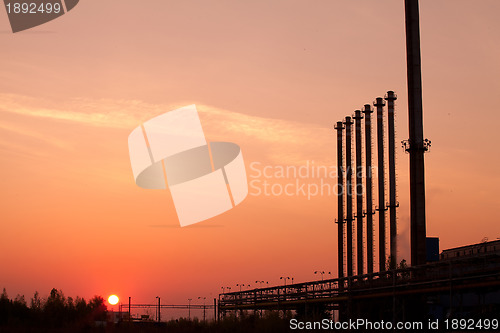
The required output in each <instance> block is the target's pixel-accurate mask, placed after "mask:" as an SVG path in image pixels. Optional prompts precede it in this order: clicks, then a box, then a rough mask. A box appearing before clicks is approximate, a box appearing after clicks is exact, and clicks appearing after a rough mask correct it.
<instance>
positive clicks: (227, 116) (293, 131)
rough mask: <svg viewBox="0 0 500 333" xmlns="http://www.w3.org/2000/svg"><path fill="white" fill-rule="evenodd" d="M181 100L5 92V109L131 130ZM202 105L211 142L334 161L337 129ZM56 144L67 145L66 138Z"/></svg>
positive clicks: (270, 156)
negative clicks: (50, 98)
mask: <svg viewBox="0 0 500 333" xmlns="http://www.w3.org/2000/svg"><path fill="white" fill-rule="evenodd" d="M185 104H190V103H185ZM182 105H184V104H182ZM182 105H177V106H170V105H162V104H150V103H145V102H142V101H138V100H111V99H99V100H90V99H75V100H71V101H66V102H63V103H61V104H59V105H57V106H52V105H50V102H47V101H45V100H41V99H36V98H32V97H26V96H20V95H12V94H0V112H8V113H12V114H16V115H21V116H26V117H36V118H44V119H49V120H53V121H58V122H69V123H73V124H81V125H84V126H93V127H103V128H115V129H128V130H132V129H133V128H135V127H137V126H138V125H139V124H140V123H142V122H144V121H146V120H148V119H150V118H152V117H154V116H157V115H159V114H162V113H164V112H166V111H168V110H172V109H175V108H177V107H180V106H182ZM197 108H198V111H199V114H200V118H201V121H202V125H203V128H204V130H205V134H206V136H207V140H208V141H228V140H233V141H234V140H235V139H234V138H238V140H236V141H237V142H239V144H240V145H244V146H247V147H248V146H250V147H257V149H256V150H257V151H258V152H259V154H258V158H263V159H266V160H268V161H269V162H271V163H277V164H284V163H286V164H303V163H304V162H305V161H306V160H314V161H317V162H319V163H322V164H332V163H333V160H332V159H330V158H328V156H329V155H328V154H325V150H326V151H327V150H328V149H330V147H331V146H330V145H331V144H332V143H333V138H334V133H333V131H332V130H331V129H328V128H325V127H321V126H318V125H314V124H303V123H298V122H293V121H288V120H283V119H272V118H264V117H255V116H249V115H246V114H242V113H237V112H233V111H228V110H223V109H219V108H215V107H211V106H207V105H202V104H197ZM0 127H2V128H7V129H8V130H11V131H17V132H19V133H20V134H23V135H29V136H33V137H39V136H37V134H36V133H33V132H32V131H30V130H25V129H22V128H10V127H9V126H7V125H2V124H1V123H0ZM41 139H42V140H46V141H51V142H52V140H48V139H43V138H41ZM55 144H56V145H58V146H61V145H62V146H64V144H62V143H61V142H60V143H57V142H56V143H55ZM62 146H61V148H62ZM325 156H326V158H325Z"/></svg>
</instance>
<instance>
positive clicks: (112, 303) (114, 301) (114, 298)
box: [108, 295, 120, 305]
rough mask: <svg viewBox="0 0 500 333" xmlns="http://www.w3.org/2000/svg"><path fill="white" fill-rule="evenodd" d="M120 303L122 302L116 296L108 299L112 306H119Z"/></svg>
mask: <svg viewBox="0 0 500 333" xmlns="http://www.w3.org/2000/svg"><path fill="white" fill-rule="evenodd" d="M119 301H120V299H119V298H118V296H116V295H111V296H109V297H108V303H109V304H111V305H116V304H118V302H119Z"/></svg>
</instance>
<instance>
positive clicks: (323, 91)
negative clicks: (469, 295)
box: [0, 0, 500, 303]
mask: <svg viewBox="0 0 500 333" xmlns="http://www.w3.org/2000/svg"><path fill="white" fill-rule="evenodd" d="M420 8H421V11H420V14H421V43H422V77H423V98H424V124H425V125H424V126H425V128H424V133H425V137H427V138H429V139H430V140H432V148H431V152H430V153H428V154H427V155H426V181H427V187H426V188H427V207H428V209H427V234H428V235H429V236H438V237H440V247H441V249H445V248H450V247H455V246H460V245H465V244H471V243H476V242H479V241H481V240H482V239H483V238H484V237H488V238H489V239H496V238H497V237H500V227H499V224H498V222H499V216H500V212H499V210H498V207H499V206H500V199H499V195H498V189H499V188H500V175H499V173H500V170H499V167H498V165H499V162H500V146H499V144H498V139H499V138H500V131H499V130H498V128H499V123H500V112H499V110H498V109H499V106H500V94H499V91H500V61H499V59H500V21H499V20H498V18H497V16H498V13H499V12H500V2H499V1H498V0H479V1H478V0H421V1H420ZM405 57H406V56H405V34H404V6H403V1H402V0H377V1H374V0H358V1H341V0H316V1H305V0H301V1H298V0H273V1H269V0H265V1H264V0H252V1H243V0H242V1H235V0H221V1H191V0H186V1H163V0H161V1H160V0H155V1H146V2H138V1H131V0H108V1H95V0H94V1H93V0H90V1H89V0H84V1H80V3H79V5H78V6H77V7H75V9H73V10H72V11H71V12H69V13H68V14H66V15H64V16H62V17H60V18H58V19H56V20H54V21H51V22H49V23H47V24H45V25H42V26H39V27H36V28H34V29H31V30H27V31H24V32H20V33H16V34H13V33H12V32H11V30H10V26H9V23H8V19H7V15H6V13H5V11H4V10H3V8H2V9H0V167H1V174H2V177H1V178H0V188H1V192H0V288H2V287H5V288H6V289H7V292H8V293H9V296H11V297H13V296H15V295H16V294H24V295H25V296H26V298H27V299H29V298H30V297H31V296H32V295H33V293H34V292H35V291H36V290H38V291H39V292H40V293H41V294H42V295H47V294H48V293H49V291H50V289H51V288H58V289H62V290H63V291H64V293H65V294H66V295H68V296H76V295H80V296H83V297H85V298H89V297H92V296H93V295H95V294H98V295H102V296H105V297H107V296H108V295H109V294H111V293H116V294H117V295H119V296H120V297H122V299H123V300H124V299H125V298H126V297H128V296H132V297H133V299H134V300H137V301H141V302H150V303H153V302H154V298H155V296H161V297H162V302H165V303H187V299H188V298H193V299H196V298H197V297H199V296H201V297H207V299H208V298H213V297H216V296H217V294H218V293H219V292H220V291H221V287H222V286H224V287H227V286H231V287H232V288H233V291H234V290H237V287H236V284H237V283H238V284H245V285H247V284H251V285H252V286H254V285H255V283H254V282H255V281H256V280H265V281H269V284H273V285H274V284H279V283H282V281H280V280H279V277H280V276H290V277H294V281H296V282H301V281H307V280H313V279H319V276H318V275H314V274H313V272H314V271H316V270H324V271H331V272H332V274H333V276H336V275H337V270H336V267H337V266H336V265H337V252H336V248H337V242H336V237H337V231H336V224H334V223H333V220H334V219H335V218H336V209H337V204H336V202H337V199H336V197H335V196H334V195H328V194H325V195H316V196H312V197H311V198H307V197H305V196H303V195H295V196H286V195H280V196H266V195H262V194H261V195H252V193H253V192H252V189H250V194H249V196H248V197H247V198H246V200H245V201H243V202H242V203H241V204H240V205H239V206H237V207H236V208H235V209H233V210H231V211H228V212H226V213H224V214H223V215H220V216H217V217H214V218H212V219H210V220H207V221H204V222H201V223H199V224H196V225H193V226H190V227H185V228H180V227H179V223H178V221H177V216H176V212H175V208H174V206H173V203H172V199H171V197H170V194H169V192H168V191H161V190H145V189H141V188H139V187H138V186H136V185H135V183H134V179H133V176H132V170H131V167H130V161H129V155H128V146H127V137H128V135H129V133H130V132H131V131H132V130H133V129H134V128H135V127H137V126H138V125H139V124H140V123H141V122H143V121H145V120H148V119H150V118H152V117H154V116H155V115H159V114H161V113H163V112H166V111H169V110H172V109H174V108H177V107H181V106H184V105H188V104H196V105H197V106H198V110H199V114H200V118H201V122H202V125H203V128H204V131H205V135H206V137H207V140H209V141H216V140H223V141H230V142H234V143H237V144H239V145H240V147H241V149H242V152H243V157H244V160H245V164H246V167H247V174H248V177H249V181H251V180H252V179H254V177H255V176H256V171H255V170H253V169H252V168H250V165H251V163H252V162H253V163H255V162H257V163H259V164H254V166H255V165H259V166H260V168H262V167H264V166H295V167H300V166H304V165H307V163H308V161H309V163H312V161H314V165H318V166H335V163H336V133H335V131H334V130H333V125H334V123H335V122H336V121H338V120H340V119H341V118H343V117H344V116H345V115H350V114H351V113H353V112H354V110H356V109H359V108H361V107H362V105H363V104H365V103H371V102H372V101H373V100H374V99H375V98H376V97H378V96H383V94H384V93H385V92H386V91H387V90H394V91H396V93H397V94H398V100H397V101H396V102H397V104H396V108H397V109H396V113H397V118H396V128H397V142H398V144H397V147H398V149H397V163H398V165H397V170H398V180H399V183H398V200H399V202H400V208H399V211H398V218H399V221H398V228H399V256H400V258H399V259H401V258H406V259H409V252H408V250H409V241H408V239H409V205H408V197H409V190H408V156H407V155H405V153H404V151H403V149H402V148H399V147H400V145H399V141H401V140H403V139H406V138H407V136H408V128H407V94H406V67H405V66H406V58H405ZM374 163H376V160H375V159H374ZM268 181H269V182H271V183H281V184H283V183H287V182H295V179H278V178H276V177H272V178H271V179H268ZM305 181H306V182H308V183H315V182H318V181H319V179H317V178H316V179H306V180H305ZM324 181H326V182H328V183H331V184H335V183H336V179H335V178H327V179H324ZM254 184H255V183H254ZM375 193H376V192H375ZM254 194H255V193H254ZM376 244H378V243H376Z"/></svg>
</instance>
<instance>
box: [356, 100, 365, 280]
mask: <svg viewBox="0 0 500 333" xmlns="http://www.w3.org/2000/svg"><path fill="white" fill-rule="evenodd" d="M362 119H363V116H362V115H361V111H360V110H356V111H354V120H355V125H354V129H355V136H356V241H357V246H356V248H357V256H356V258H357V262H358V270H357V272H356V274H357V275H361V274H363V262H364V260H363V178H362V172H363V167H362V165H361V162H362V161H361V120H362Z"/></svg>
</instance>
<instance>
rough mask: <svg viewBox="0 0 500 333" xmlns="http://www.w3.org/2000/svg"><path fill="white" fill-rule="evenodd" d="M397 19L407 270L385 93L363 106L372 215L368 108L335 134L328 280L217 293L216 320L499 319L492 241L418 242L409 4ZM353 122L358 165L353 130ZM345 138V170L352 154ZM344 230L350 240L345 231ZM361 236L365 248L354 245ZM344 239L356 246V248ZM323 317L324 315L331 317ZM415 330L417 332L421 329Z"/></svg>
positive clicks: (419, 176)
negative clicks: (333, 273)
mask: <svg viewBox="0 0 500 333" xmlns="http://www.w3.org/2000/svg"><path fill="white" fill-rule="evenodd" d="M405 14H406V53H407V79H408V115H409V117H408V120H409V124H408V125H409V139H408V140H404V141H403V142H402V144H403V147H404V148H405V150H406V152H407V153H408V154H409V159H410V239H411V262H410V264H411V266H410V267H407V264H406V261H405V260H402V261H400V263H399V264H397V262H398V258H397V242H396V239H397V229H396V228H397V216H396V211H397V208H398V206H399V204H398V202H397V201H396V167H395V149H396V148H395V147H396V142H395V125H394V113H395V106H394V102H395V100H396V99H397V95H396V93H395V92H394V91H388V92H387V94H386V95H385V97H384V98H382V97H377V98H376V99H375V101H374V102H373V106H374V107H375V108H376V126H377V157H378V177H377V178H378V205H377V206H376V207H375V210H374V209H373V193H372V169H373V168H372V143H371V137H372V123H371V121H372V120H371V119H372V118H371V114H372V113H373V110H372V107H371V105H370V104H365V105H364V108H363V110H362V111H361V110H356V111H355V112H354V117H350V116H346V117H345V119H344V120H342V121H338V122H337V123H336V126H335V130H336V131H337V163H338V180H337V183H338V188H339V190H338V191H337V192H338V193H339V194H338V212H337V214H338V216H337V219H336V223H337V224H338V240H337V241H338V278H335V279H329V280H321V281H312V282H305V283H296V284H291V285H283V286H276V287H269V288H261V289H253V290H246V291H240V292H231V293H224V294H221V295H220V297H219V304H218V308H219V315H220V316H221V317H224V316H226V315H227V314H228V313H232V314H235V315H238V313H240V314H242V313H243V312H244V311H254V312H258V311H262V310H275V311H282V312H283V313H284V314H285V313H286V312H287V311H295V313H297V314H300V315H302V316H303V317H309V318H314V317H317V316H318V314H323V315H324V314H325V313H328V316H329V318H331V319H332V320H335V321H336V322H342V321H346V320H357V319H366V320H378V321H380V320H384V321H388V322H390V323H392V324H394V325H395V324H396V322H411V321H413V322H414V323H419V322H421V323H423V324H425V325H427V324H428V320H436V319H437V320H441V321H442V322H441V326H439V327H440V328H444V329H446V328H451V326H450V327H448V326H446V325H450V321H449V320H453V319H457V318H470V319H476V320H479V319H488V318H489V319H492V318H496V316H497V315H498V313H500V241H493V242H483V243H480V244H474V245H470V246H464V247H459V248H456V249H449V250H445V251H443V252H442V253H441V256H440V255H439V245H438V244H439V239H438V238H427V237H426V216H425V213H426V211H425V202H426V201H425V174H424V172H425V168H424V153H425V152H427V151H428V149H429V147H430V144H431V142H430V141H429V140H428V139H424V135H423V111H422V109H423V108H422V79H421V59H420V36H419V10H418V1H417V0H405ZM386 102H387V121H386V122H385V121H384V117H385V113H384V107H385V106H386ZM362 114H363V115H364V117H363V115H362ZM363 118H364V129H365V131H364V134H365V141H364V145H365V165H364V166H363V165H362V145H363V140H362V130H361V129H362V120H363ZM353 120H354V122H353ZM384 123H387V127H388V130H387V132H388V138H387V141H388V157H389V161H388V174H389V202H388V203H386V201H385V200H386V194H385V190H386V181H385V176H386V162H385V160H384V156H385V152H384V149H385V144H384ZM353 125H354V131H353ZM344 132H345V134H344ZM353 132H354V141H355V154H354V155H355V156H354V162H355V165H353V152H352V145H353V144H352V142H353ZM344 139H345V144H344ZM344 158H345V161H344ZM363 171H364V174H363ZM353 172H354V173H355V182H353ZM363 176H364V177H363ZM363 178H364V179H365V183H364V184H363ZM353 188H354V189H353ZM363 189H364V190H363ZM354 198H355V202H356V212H355V213H354V209H353V204H354ZM386 210H389V255H387V254H386V229H387V227H386ZM374 214H378V245H379V248H378V256H379V258H378V262H379V267H378V271H375V267H374V248H373V244H374V233H373V227H374V224H373V220H374V219H373V216H374ZM365 220H366V223H365V222H364V221H365ZM354 222H355V223H354ZM354 229H355V231H356V233H354V232H353V230H354ZM364 231H366V234H364ZM344 236H345V238H344ZM364 238H365V239H366V249H365V248H364V246H363V239H364ZM354 240H356V241H357V242H356V244H355V243H354ZM365 250H366V251H365ZM344 254H345V257H344ZM365 256H366V272H365V270H364V267H365V266H364V264H365V259H364V258H365ZM344 258H345V259H346V260H345V261H344ZM355 259H356V261H355ZM325 310H326V312H325ZM329 311H333V313H334V315H331V314H330V312H329ZM497 324H498V319H497ZM425 325H424V326H423V327H422V329H425V328H428V329H429V327H427V326H425ZM417 328H418V327H414V329H417ZM459 328H462V329H463V327H459ZM433 329H435V328H434V327H433Z"/></svg>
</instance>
